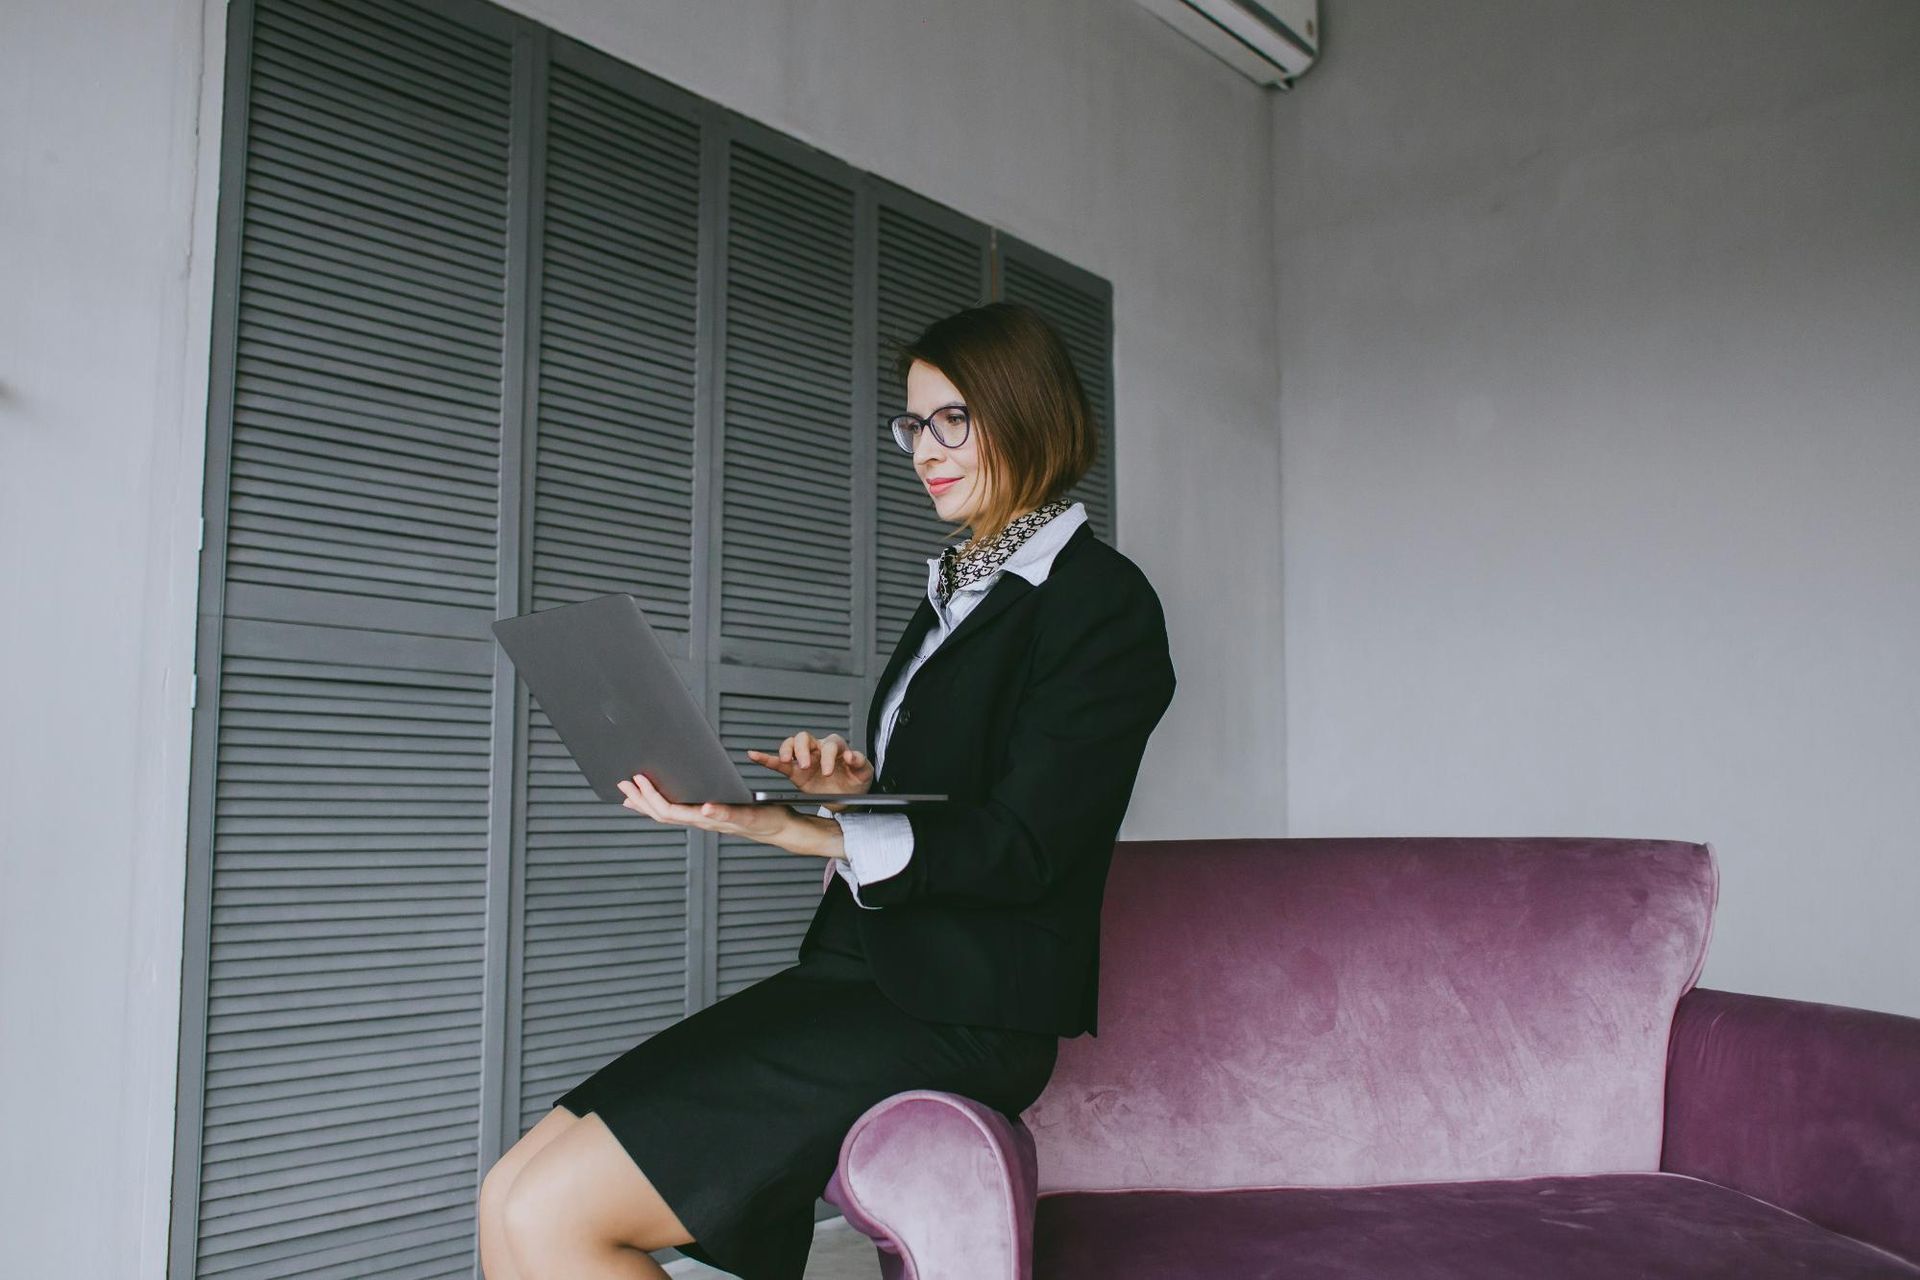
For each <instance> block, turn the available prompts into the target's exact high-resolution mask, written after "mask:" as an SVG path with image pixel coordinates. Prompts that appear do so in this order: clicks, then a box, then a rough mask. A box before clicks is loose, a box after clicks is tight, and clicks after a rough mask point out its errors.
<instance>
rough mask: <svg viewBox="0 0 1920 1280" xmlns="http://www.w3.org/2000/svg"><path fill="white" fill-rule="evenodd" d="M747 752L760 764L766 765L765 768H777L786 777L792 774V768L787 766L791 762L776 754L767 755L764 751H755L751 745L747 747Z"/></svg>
mask: <svg viewBox="0 0 1920 1280" xmlns="http://www.w3.org/2000/svg"><path fill="white" fill-rule="evenodd" d="M747 754H748V755H750V756H752V757H753V758H754V759H755V760H757V761H759V762H760V763H761V764H763V765H765V766H767V768H769V769H774V770H777V771H779V772H781V773H784V774H786V775H787V776H788V777H792V776H793V770H792V769H790V768H788V767H787V766H788V765H789V764H790V763H791V761H787V760H783V759H781V758H780V757H779V756H776V755H769V754H768V753H767V752H765V751H756V750H754V749H753V748H752V747H748V748H747Z"/></svg>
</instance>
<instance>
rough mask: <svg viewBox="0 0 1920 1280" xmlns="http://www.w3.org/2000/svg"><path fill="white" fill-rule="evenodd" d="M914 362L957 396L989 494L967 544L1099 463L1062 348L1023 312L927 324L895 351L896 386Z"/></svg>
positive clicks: (988, 311)
mask: <svg viewBox="0 0 1920 1280" xmlns="http://www.w3.org/2000/svg"><path fill="white" fill-rule="evenodd" d="M915 360H923V361H925V362H926V363H927V364H930V365H932V366H933V367H934V368H936V369H938V370H939V371H940V372H941V373H942V374H943V375H945V377H946V379H947V381H949V382H951V383H952V384H953V385H954V386H955V387H957V388H958V389H959V391H960V394H961V395H962V396H965V397H966V402H967V416H968V418H969V419H970V420H971V422H972V423H973V427H972V430H973V434H974V437H975V438H976V439H977V440H978V441H979V450H980V462H981V470H982V471H983V472H985V474H986V480H987V491H988V493H989V494H990V495H991V496H990V498H989V501H988V504H987V507H986V509H985V510H983V511H982V512H981V513H980V514H979V516H978V517H976V518H975V520H974V526H973V540H974V541H975V542H976V543H978V542H983V541H985V540H986V539H988V538H990V537H992V536H993V535H995V534H997V533H999V532H1001V531H1002V530H1003V529H1005V528H1006V527H1007V523H1008V522H1009V521H1010V520H1012V519H1013V518H1014V517H1015V516H1017V515H1019V514H1021V513H1022V512H1025V511H1031V510H1032V509H1033V508H1035V507H1038V506H1041V505H1043V504H1045V503H1048V502H1051V501H1053V500H1054V499H1055V498H1058V497H1062V496H1064V495H1065V493H1066V491H1067V490H1068V489H1071V488H1072V487H1073V486H1074V485H1076V484H1078V483H1079V482H1080V478H1081V477H1082V476H1084V475H1086V474H1087V470H1088V468H1090V467H1092V466H1093V464H1094V461H1095V459H1096V458H1097V457H1098V456H1099V448H1100V432H1099V428H1098V424H1097V423H1096V422H1095V420H1094V416H1093V406H1092V405H1091V404H1090V403H1089V402H1088V400H1087V393H1086V390H1085V388H1084V387H1083V386H1082V385H1081V383H1080V375H1079V373H1078V372H1077V371H1076V370H1075V369H1074V367H1073V357H1072V355H1070V354H1069V353H1068V351H1067V344H1066V343H1065V342H1064V341H1062V340H1061V338H1060V335H1059V333H1058V332H1057V331H1055V329H1054V327H1053V326H1052V325H1051V324H1048V323H1047V321H1046V318H1045V317H1043V316H1042V315H1041V314H1040V313H1039V312H1038V311H1037V310H1035V309H1034V308H1032V307H1030V306H1028V305H1026V304H1025V303H1021V302H989V303H986V304H985V305H983V306H978V307H969V308H968V309H967V310H965V311H957V312H955V313H954V314H952V315H950V316H947V317H945V318H944V319H940V320H936V321H934V322H933V323H932V324H930V325H928V326H927V327H926V328H925V329H924V330H922V331H921V334H920V336H919V337H917V338H915V339H914V340H913V341H911V342H908V343H905V344H902V345H900V346H899V347H898V348H897V350H896V354H895V357H894V374H895V376H896V377H898V378H899V379H900V382H901V384H902V385H903V386H904V385H905V383H906V380H907V371H908V370H909V369H911V368H912V367H913V362H914V361H915ZM966 527H967V526H965V525H960V526H958V527H956V528H954V529H953V530H952V531H951V532H950V533H949V534H948V537H949V538H952V537H954V536H956V535H958V534H959V533H960V531H961V530H962V529H964V528H966Z"/></svg>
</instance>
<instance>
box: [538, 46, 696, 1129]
mask: <svg viewBox="0 0 1920 1280" xmlns="http://www.w3.org/2000/svg"><path fill="white" fill-rule="evenodd" d="M699 199H700V135H699V129H698V126H697V125H696V124H694V123H693V122H691V121H687V120H683V119H680V118H678V117H676V116H674V115H672V114H671V113H668V112H666V111H663V110H661V109H660V108H658V107H656V106H654V105H653V104H651V103H648V102H644V101H641V100H639V99H636V98H634V97H633V96H632V95H630V94H625V93H622V92H621V91H619V90H618V89H617V88H615V87H613V86H612V85H609V84H606V83H603V82H602V81H601V80H599V79H596V78H595V77H593V76H592V75H590V74H589V73H587V72H585V71H582V70H579V69H576V68H574V67H572V66H570V65H567V64H565V63H561V62H555V63H553V64H552V65H551V67H550V70H549V79H548V97H547V156H546V190H545V193H544V204H543V213H544V227H545V235H544V240H543V251H542V259H541V298H540V372H539V379H540V380H539V403H540V420H539V436H538V442H537V451H538V465H537V468H536V473H535V481H534V536H533V543H532V548H531V550H532V555H533V579H532V592H533V596H532V599H531V601H530V602H529V604H528V606H527V607H528V608H529V609H551V608H557V607H559V606H560V605H564V604H571V603H574V602H576V601H580V600H585V599H589V598H591V597H594V596H599V595H604V594H606V593H607V592H611V591H624V592H628V593H630V594H632V595H633V596H634V597H635V598H636V599H638V600H639V601H640V604H641V607H642V608H644V609H645V610H646V612H647V617H648V621H649V622H650V623H651V624H652V625H653V626H654V627H655V628H656V629H657V630H658V631H660V632H661V636H662V639H663V640H665V641H666V642H667V643H669V644H672V643H673V642H674V640H675V639H676V638H677V639H678V640H679V643H680V645H681V646H682V647H683V650H684V646H685V645H686V643H687V632H688V630H689V625H690V618H691V616H692V583H693V566H692V548H693V484H694V468H695V460H694V448H695V445H694V438H693V421H694V370H695V356H696V351H695V328H694V321H695V307H696V302H697V293H696V283H697V277H696V267H697V258H696V254H697V248H698V244H699ZM675 633H677V636H676V634H675ZM529 708H530V711H529V714H530V719H529V721H528V726H527V756H528V759H527V770H528V772H527V821H526V849H525V855H524V857H525V866H526V881H525V915H524V925H523V930H522V936H521V948H522V952H521V954H522V983H521V1003H520V1009H519V1010H518V1014H517V1016H518V1017H519V1018H520V1020H521V1021H520V1044H521V1048H520V1107H521V1118H520V1125H521V1129H522V1130H524V1129H526V1128H529V1127H531V1126H532V1125H533V1124H534V1123H535V1122H537V1121H538V1120H539V1119H540V1118H541V1117H542V1116H543V1115H545V1114H546V1112H547V1110H548V1109H549V1108H550V1107H551V1106H552V1105H553V1099H554V1098H555V1097H556V1096H558V1095H559V1094H560V1093H562V1092H564V1091H565V1090H567V1089H569V1088H571V1087H572V1086H573V1085H574V1084H576V1083H578V1082H579V1081H580V1080H581V1079H582V1078H584V1077H585V1076H587V1075H589V1074H591V1073H592V1072H593V1071H595V1070H597V1069H598V1068H599V1067H600V1066H601V1065H603V1064H604V1063H605V1062H606V1061H608V1060H609V1059H611V1058H613V1057H615V1056H617V1055H618V1054H620V1053H622V1052H624V1051H625V1050H627V1049H628V1048H630V1047H632V1045H634V1044H635V1043H637V1042H638V1041H641V1040H644V1039H646V1038H647V1037H648V1036H651V1035H652V1034H653V1033H654V1032H656V1031H659V1030H660V1029H662V1028H663V1027H667V1026H670V1025H672V1024H673V1023H675V1022H677V1021H679V1020H680V1018H681V1017H683V1016H684V1015H685V1013H686V1001H687V971H688V956H687V849H688V838H687V835H686V833H685V831H684V830H680V829H674V828H671V827H666V826H662V825H660V824H659V823H655V822H651V821H649V820H648V819H646V818H643V817H641V816H640V815H638V814H635V813H631V812H629V811H627V810H625V809H621V808H618V807H616V806H611V805H608V804H607V803H605V802H604V801H602V800H600V799H599V798H598V797H596V796H595V795H594V794H593V791H592V789H591V788H590V787H589V786H588V785H587V782H586V780H585V779H584V778H583V777H582V776H581V774H580V769H579V766H578V765H577V764H575V763H574V761H573V758H572V757H571V756H570V755H569V754H568V753H567V750H566V748H565V746H564V745H562V744H561V742H560V740H559V738H558V737H557V736H556V735H555V734H554V732H553V729H552V727H551V726H550V725H549V724H548V722H547V719H546V716H545V715H544V714H543V713H542V712H540V710H539V708H538V707H537V706H536V705H533V704H532V703H531V700H529Z"/></svg>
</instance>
